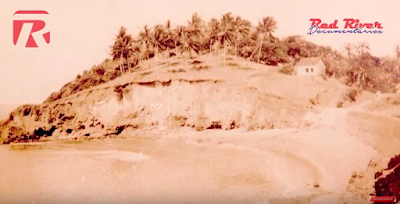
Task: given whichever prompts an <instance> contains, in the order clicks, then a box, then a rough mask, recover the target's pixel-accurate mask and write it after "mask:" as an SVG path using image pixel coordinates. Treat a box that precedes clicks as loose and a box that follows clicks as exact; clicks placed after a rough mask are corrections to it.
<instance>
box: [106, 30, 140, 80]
mask: <svg viewBox="0 0 400 204" xmlns="http://www.w3.org/2000/svg"><path fill="white" fill-rule="evenodd" d="M132 43H133V38H132V36H131V35H129V34H127V33H126V28H125V27H123V26H122V27H121V28H120V30H119V33H118V35H116V40H115V42H114V45H113V46H111V56H112V58H113V60H117V59H118V60H119V61H120V65H119V69H120V72H121V74H123V69H122V67H123V66H124V65H125V63H127V61H128V59H129V58H130V57H132V56H133V54H134V50H133V46H132ZM128 64H129V63H128ZM128 66H129V65H128Z"/></svg>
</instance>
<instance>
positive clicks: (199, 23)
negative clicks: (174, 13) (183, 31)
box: [187, 13, 204, 38]
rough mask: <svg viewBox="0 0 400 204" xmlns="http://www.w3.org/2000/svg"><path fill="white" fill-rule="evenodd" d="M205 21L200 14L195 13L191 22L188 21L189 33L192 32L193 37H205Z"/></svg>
mask: <svg viewBox="0 0 400 204" xmlns="http://www.w3.org/2000/svg"><path fill="white" fill-rule="evenodd" d="M203 23H204V22H203V20H202V19H201V18H200V16H199V14H198V13H194V14H193V15H192V18H191V20H190V21H188V26H187V31H188V32H190V36H191V37H196V38H201V37H203V32H202V31H203V30H202V27H203Z"/></svg>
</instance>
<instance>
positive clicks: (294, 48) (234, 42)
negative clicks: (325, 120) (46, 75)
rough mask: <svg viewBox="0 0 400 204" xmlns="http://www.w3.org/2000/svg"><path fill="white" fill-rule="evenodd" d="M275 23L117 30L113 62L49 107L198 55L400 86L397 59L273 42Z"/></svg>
mask: <svg viewBox="0 0 400 204" xmlns="http://www.w3.org/2000/svg"><path fill="white" fill-rule="evenodd" d="M277 25H278V23H277V22H276V20H275V19H274V18H273V17H264V18H263V19H262V20H261V21H260V22H258V24H257V25H252V24H251V22H250V21H248V20H245V19H243V18H241V17H240V16H234V15H233V14H232V13H227V14H224V15H223V16H222V17H221V18H220V19H217V18H213V19H211V20H210V21H209V22H205V21H204V20H202V19H201V17H200V16H199V15H198V14H197V13H195V14H193V15H192V17H191V19H190V20H189V21H188V23H187V24H186V25H178V26H176V27H174V28H173V27H172V26H171V21H169V20H168V21H166V22H165V24H158V25H155V26H154V27H152V28H150V27H149V26H144V27H143V29H142V31H140V32H139V34H138V35H136V36H132V35H131V34H129V33H127V30H126V29H125V27H121V29H120V30H119V33H118V34H117V35H116V40H115V43H114V45H112V46H111V52H110V55H111V57H112V60H108V59H107V60H105V61H104V62H103V63H101V64H100V65H97V66H94V67H93V68H92V69H90V70H89V71H85V72H84V73H83V74H81V75H78V76H77V77H76V78H75V79H74V80H73V81H71V82H69V83H67V84H65V85H64V87H62V88H61V90H60V91H58V92H55V93H53V94H51V96H49V97H48V98H47V99H46V101H45V102H51V101H55V100H58V99H61V98H63V97H67V96H69V95H71V94H74V93H77V92H79V91H81V90H85V89H87V88H89V87H92V86H96V85H99V84H102V83H106V82H108V81H110V80H113V79H115V78H117V77H119V76H121V75H123V74H124V73H125V72H131V71H134V70H135V69H136V68H139V67H140V66H141V62H143V61H144V60H148V59H150V58H154V59H155V60H159V59H160V58H165V57H173V56H176V55H178V56H181V57H186V58H192V57H194V56H196V55H202V54H207V53H209V54H211V55H213V54H218V53H219V52H223V53H224V54H227V53H229V54H233V55H235V57H243V58H246V59H248V60H251V61H254V62H257V63H261V64H266V65H278V64H288V65H287V66H286V67H285V68H284V69H283V70H282V72H284V73H287V74H291V73H292V71H291V69H292V67H293V65H294V63H296V62H297V60H299V59H300V58H301V57H322V58H323V60H324V62H325V64H326V65H327V70H326V74H327V76H330V77H336V78H341V79H343V80H344V82H345V83H346V84H347V85H349V86H354V88H355V89H356V90H367V91H371V92H375V91H380V92H394V91H396V90H397V89H396V85H397V84H398V83H399V82H400V78H399V77H398V76H400V70H399V56H400V48H399V47H398V48H397V49H396V54H397V59H390V58H378V57H375V56H372V55H371V54H370V53H369V52H368V51H369V47H368V45H366V44H365V43H364V44H361V45H350V44H349V45H346V47H345V49H346V50H347V53H346V54H345V55H343V54H341V53H340V52H339V51H336V50H333V49H332V48H330V47H327V46H319V45H316V44H314V43H311V42H308V41H306V40H305V39H303V38H302V37H301V36H289V37H286V38H282V39H279V38H277V37H275V36H274V32H275V30H276V29H277V28H278V26H277Z"/></svg>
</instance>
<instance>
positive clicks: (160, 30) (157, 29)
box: [150, 24, 165, 60]
mask: <svg viewBox="0 0 400 204" xmlns="http://www.w3.org/2000/svg"><path fill="white" fill-rule="evenodd" d="M164 36H165V34H164V27H163V26H162V25H161V24H158V25H155V26H154V28H153V31H152V32H151V38H150V44H151V46H152V47H153V49H154V58H155V59H156V60H157V59H158V54H159V53H160V52H162V51H164V48H165V46H164V42H165V40H164Z"/></svg>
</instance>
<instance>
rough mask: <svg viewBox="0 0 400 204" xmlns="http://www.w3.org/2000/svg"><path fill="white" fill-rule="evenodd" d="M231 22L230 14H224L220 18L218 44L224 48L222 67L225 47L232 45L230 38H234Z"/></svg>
mask: <svg viewBox="0 0 400 204" xmlns="http://www.w3.org/2000/svg"><path fill="white" fill-rule="evenodd" d="M233 20H234V18H233V17H232V13H226V14H224V15H223V16H222V18H221V24H220V27H219V33H218V39H219V42H220V44H221V45H222V46H224V66H225V61H226V46H227V45H228V44H232V38H234V30H233V29H234V25H233Z"/></svg>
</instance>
